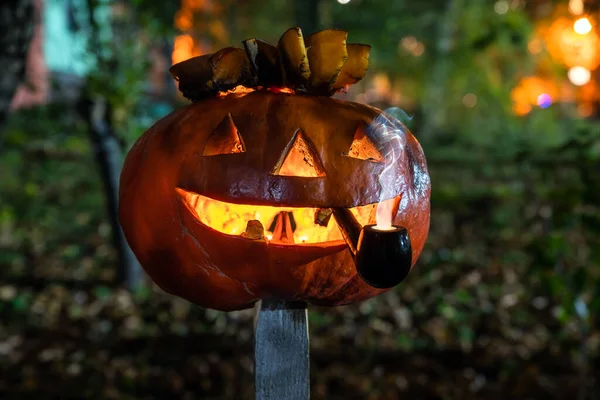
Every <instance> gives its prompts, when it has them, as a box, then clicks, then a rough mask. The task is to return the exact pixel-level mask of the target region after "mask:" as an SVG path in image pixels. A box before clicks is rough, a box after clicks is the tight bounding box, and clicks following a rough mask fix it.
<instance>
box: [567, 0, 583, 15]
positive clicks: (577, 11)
mask: <svg viewBox="0 0 600 400" xmlns="http://www.w3.org/2000/svg"><path fill="white" fill-rule="evenodd" d="M569 11H570V12H571V14H574V15H581V14H583V0H569Z"/></svg>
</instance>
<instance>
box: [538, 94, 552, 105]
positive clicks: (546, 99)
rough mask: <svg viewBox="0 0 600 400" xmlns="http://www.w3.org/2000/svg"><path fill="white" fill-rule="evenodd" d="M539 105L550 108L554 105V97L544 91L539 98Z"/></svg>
mask: <svg viewBox="0 0 600 400" xmlns="http://www.w3.org/2000/svg"><path fill="white" fill-rule="evenodd" d="M537 105H538V106H540V108H548V107H550V106H551V105H552V97H550V95H549V94H548V93H542V94H540V95H539V96H538V98H537Z"/></svg>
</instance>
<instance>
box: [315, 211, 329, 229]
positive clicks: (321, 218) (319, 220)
mask: <svg viewBox="0 0 600 400" xmlns="http://www.w3.org/2000/svg"><path fill="white" fill-rule="evenodd" d="M332 214H333V210H332V209H331V208H317V209H316V210H315V224H317V225H319V226H325V227H326V226H327V225H329V220H330V219H331V215H332Z"/></svg>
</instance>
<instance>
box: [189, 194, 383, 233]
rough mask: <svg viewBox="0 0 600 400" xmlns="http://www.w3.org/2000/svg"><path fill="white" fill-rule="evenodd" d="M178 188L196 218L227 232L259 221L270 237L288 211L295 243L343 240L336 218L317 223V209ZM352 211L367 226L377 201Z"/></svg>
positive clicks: (371, 219) (235, 230)
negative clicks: (263, 203)
mask: <svg viewBox="0 0 600 400" xmlns="http://www.w3.org/2000/svg"><path fill="white" fill-rule="evenodd" d="M178 191H179V193H180V194H181V195H182V196H183V197H184V198H185V200H186V202H187V203H188V205H189V206H190V208H191V209H192V210H194V211H195V212H196V218H198V220H199V221H200V222H202V223H203V224H204V225H207V226H209V227H211V228H213V229H215V230H217V231H219V232H222V233H226V234H228V235H241V234H242V233H243V232H244V231H245V230H246V226H247V224H248V221H251V220H257V221H260V223H261V224H262V226H263V227H264V229H265V232H264V233H265V238H266V239H267V240H271V239H272V232H269V231H268V230H269V228H270V226H271V225H272V223H273V221H274V219H275V217H276V216H277V214H278V213H279V212H281V211H289V212H291V213H292V214H293V216H294V221H295V223H296V229H295V230H294V232H293V236H294V242H295V243H296V244H301V243H324V242H330V241H336V240H342V235H341V234H340V230H339V228H338V225H337V224H336V222H335V219H334V218H333V217H331V219H330V220H329V223H328V224H327V226H326V227H325V226H320V225H317V224H315V212H316V210H317V209H316V208H294V207H271V206H250V205H244V204H233V203H226V202H222V201H218V200H214V199H211V198H209V197H206V196H202V195H199V194H196V193H192V192H187V191H184V190H181V189H178ZM351 211H352V213H353V214H354V215H355V216H356V219H357V220H358V221H359V222H360V223H361V225H366V224H369V223H372V222H374V220H375V212H376V204H370V205H366V206H360V207H354V208H352V209H351ZM290 244H291V243H290Z"/></svg>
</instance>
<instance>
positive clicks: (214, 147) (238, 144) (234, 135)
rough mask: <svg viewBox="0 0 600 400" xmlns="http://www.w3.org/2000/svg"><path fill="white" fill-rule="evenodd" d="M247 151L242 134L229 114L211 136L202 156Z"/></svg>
mask: <svg viewBox="0 0 600 400" xmlns="http://www.w3.org/2000/svg"><path fill="white" fill-rule="evenodd" d="M245 151H246V146H245V145H244V141H243V140H242V137H241V136H240V132H239V131H238V129H237V128H236V126H235V124H234V123H233V118H231V114H227V116H226V117H225V118H223V121H221V123H220V124H219V126H217V128H216V129H215V130H214V131H213V133H211V135H210V136H209V138H208V141H207V142H206V147H204V151H203V152H202V155H203V156H214V155H217V154H235V153H243V152H245Z"/></svg>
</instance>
